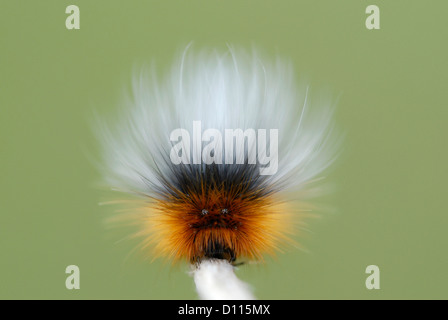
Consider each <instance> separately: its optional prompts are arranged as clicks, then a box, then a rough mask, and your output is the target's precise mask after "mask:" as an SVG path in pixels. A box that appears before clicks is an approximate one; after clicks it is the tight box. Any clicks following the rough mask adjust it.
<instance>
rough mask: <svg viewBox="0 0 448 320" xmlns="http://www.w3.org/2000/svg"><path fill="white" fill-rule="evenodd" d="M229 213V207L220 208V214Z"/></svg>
mask: <svg viewBox="0 0 448 320" xmlns="http://www.w3.org/2000/svg"><path fill="white" fill-rule="evenodd" d="M228 213H229V209H222V210H221V214H228Z"/></svg>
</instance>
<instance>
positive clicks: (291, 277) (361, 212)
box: [0, 0, 448, 299]
mask: <svg viewBox="0 0 448 320" xmlns="http://www.w3.org/2000/svg"><path fill="white" fill-rule="evenodd" d="M70 4H77V5H78V6H79V8H80V11H81V29H80V30H67V29H66V28H65V19H66V17H67V15H66V14H65V8H66V6H68V5H70ZM369 4H376V5H378V6H379V8H380V10H381V30H373V31H370V30H367V29H366V28H365V25H364V21H365V18H366V14H365V8H366V7H367V5H369ZM447 10H448V5H447V3H446V1H430V2H429V1H423V0H421V1H408V0H406V1H405V0H401V1H399V0H394V1H383V0H375V1H362V0H353V1H352V0H350V1H348V0H345V1H333V0H331V1H330V0H327V1H323V0H320V1H311V0H309V1H110V0H108V1H105V0H103V1H98V0H96V1H61V0H57V1H56V0H55V1H13V0H2V1H1V3H0V108H1V109H0V143H1V144H0V147H1V149H0V152H1V153H0V161H1V162H0V164H1V166H0V200H1V201H0V298H39V299H47V298H61V299H81V298H86V299H91V298H92V299H97V298H98V299H99V298H104V299H108V298H116V299H121V298H123V299H168V298H173V299H185V298H188V299H195V298H196V294H195V292H194V286H193V281H192V279H191V278H190V277H189V276H188V275H187V271H188V268H187V267H186V266H185V265H181V266H177V267H171V266H170V265H168V264H165V263H163V262H160V261H155V262H153V263H151V262H150V261H149V260H144V259H142V258H141V257H140V256H139V255H138V254H129V252H130V251H131V250H132V248H133V247H134V245H135V243H133V242H132V241H118V240H119V239H120V237H121V234H120V236H118V235H117V234H116V233H114V232H110V231H107V230H106V228H105V227H104V223H103V222H104V218H105V216H108V214H110V213H111V212H112V211H113V208H111V207H100V206H98V202H99V201H101V200H102V197H103V196H104V194H103V193H102V192H101V191H99V190H98V189H97V188H96V187H95V183H96V182H97V181H98V179H99V173H98V172H97V170H96V168H95V166H94V165H93V164H92V160H91V159H92V158H93V159H95V157H98V154H99V148H98V145H97V143H96V142H95V140H94V135H93V134H92V130H91V128H90V123H89V119H90V117H91V115H92V113H93V111H92V110H94V109H96V110H98V111H99V112H100V113H106V114H108V113H112V111H110V112H109V110H115V109H116V106H117V104H118V102H119V100H120V98H121V97H122V93H123V91H124V88H126V87H128V86H129V82H130V79H131V71H132V68H133V67H134V66H135V65H136V64H139V63H143V62H151V61H153V60H154V61H156V63H157V64H158V65H160V66H161V67H162V68H165V69H166V68H168V67H169V66H170V64H171V62H172V59H173V58H174V57H175V54H176V53H177V52H178V50H179V49H181V48H182V47H183V46H184V45H185V44H187V43H188V42H190V41H192V40H193V41H195V46H196V47H198V48H200V47H202V46H206V47H213V46H218V47H223V46H224V45H225V43H226V42H229V43H232V44H234V45H237V46H239V45H242V46H247V47H250V45H252V44H255V45H256V46H258V47H260V48H263V49H264V50H265V51H266V52H267V53H268V54H272V55H274V54H275V53H279V54H280V55H282V56H284V57H288V58H291V59H292V61H293V63H294V65H295V68H296V69H295V70H296V71H297V74H298V75H299V76H303V77H306V78H307V79H308V81H309V83H310V85H311V86H312V87H313V88H317V89H319V88H330V89H331V90H332V91H333V92H336V93H339V92H340V93H341V97H340V100H339V104H338V109H337V113H336V115H335V118H336V122H337V123H338V125H339V127H340V128H341V129H342V130H343V131H345V132H346V139H345V143H344V152H343V155H342V157H341V158H340V160H339V162H338V163H337V165H336V166H335V167H334V170H333V171H332V172H331V173H330V175H329V177H330V179H331V181H332V182H334V183H335V184H336V185H337V188H336V190H335V193H333V194H332V195H330V196H327V197H326V198H325V199H324V200H325V203H328V204H330V205H331V206H332V207H335V208H336V209H337V211H336V212H335V213H333V214H324V215H323V216H321V219H314V220H310V221H309V229H310V230H311V232H308V233H305V234H303V235H302V236H301V238H300V239H301V241H302V243H303V244H304V247H305V248H306V252H305V251H299V250H290V251H288V252H286V253H284V254H279V255H278V257H277V258H276V259H273V260H269V261H268V262H267V263H266V264H265V265H247V266H243V267H241V268H240V270H239V271H238V275H239V276H240V277H241V278H243V279H244V280H246V281H248V282H249V283H250V284H251V285H253V286H254V288H255V290H256V291H255V294H256V296H257V297H258V298H263V299H271V298H272V299H314V298H323V299H330V298H331V299H332V298H338V299H348V298H355V299H390V298H448V294H447V288H448V277H447V273H446V272H447V270H448V255H447V244H448V243H447V236H446V234H447V225H448V212H447V209H446V208H447V201H446V194H447V170H446V167H447V166H446V164H447V162H448V159H447V154H448V153H447V150H446V147H447V143H446V137H447V132H446V130H445V127H446V123H447V116H448V113H447V109H446V107H447V105H446V104H447V101H448V97H447V88H446V86H447V84H448V76H447V75H448V72H447V71H448V70H447V62H446V59H447V56H448V50H447V49H448V46H447V39H448V27H447V25H446V11H447ZM70 264H75V265H78V266H79V267H80V269H81V289H80V290H72V291H69V290H67V289H66V288H65V279H66V274H65V268H66V266H68V265H70ZM370 264H375V265H378V266H379V267H380V269H381V289H380V290H367V289H366V288H365V279H366V277H367V275H366V274H365V268H366V266H367V265H370Z"/></svg>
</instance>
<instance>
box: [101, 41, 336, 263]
mask: <svg viewBox="0 0 448 320" xmlns="http://www.w3.org/2000/svg"><path fill="white" fill-rule="evenodd" d="M316 101H317V102H318V103H315V102H313V101H312V100H311V99H310V98H309V97H308V89H306V90H303V89H301V88H298V87H297V86H296V85H295V81H294V77H293V72H292V68H291V66H290V65H289V64H287V63H283V62H282V60H280V59H277V60H275V62H274V63H271V62H270V61H269V60H263V59H261V58H259V57H258V56H257V55H256V54H255V53H254V54H252V55H250V54H247V53H245V52H244V51H236V50H233V49H231V50H230V51H229V52H226V53H223V54H221V53H217V52H216V51H214V52H207V51H203V52H201V53H199V54H193V53H191V54H190V53H187V52H184V53H183V55H182V57H181V59H180V60H179V62H178V63H176V64H175V65H174V68H173V71H172V72H171V73H169V74H168V75H167V77H166V78H165V79H164V80H160V79H158V77H156V76H155V75H152V76H151V75H147V74H145V73H141V74H139V75H138V76H137V77H135V79H134V82H133V98H132V99H130V100H129V101H127V103H126V104H125V107H124V108H123V113H122V114H121V119H122V121H120V122H119V123H118V124H115V125H108V126H103V127H102V128H101V130H100V134H101V136H102V142H103V146H104V163H105V164H106V165H105V166H104V167H105V169H104V176H105V180H106V182H107V183H108V185H110V186H111V187H113V188H114V189H117V190H120V191H122V192H125V193H130V194H133V195H137V196H138V197H139V198H140V199H141V200H142V201H141V204H140V206H141V210H139V213H140V214H139V215H138V218H137V220H136V224H137V225H138V228H139V231H138V232H137V234H136V236H138V237H140V238H142V240H143V241H142V249H143V250H145V251H146V250H151V252H152V254H153V255H155V256H162V257H166V258H168V259H171V260H173V261H178V260H187V261H189V262H191V263H199V262H201V261H202V260H204V259H224V260H227V261H229V262H233V261H234V260H235V259H238V258H247V259H250V260H262V259H263V256H264V255H265V254H274V253H275V251H276V250H278V249H279V246H280V245H281V244H282V243H285V242H288V241H289V236H290V235H291V234H292V233H294V232H293V231H294V229H293V221H295V220H296V218H297V217H298V215H297V211H300V210H301V209H302V203H303V202H302V200H304V198H305V196H304V195H305V194H308V195H315V194H316V193H317V190H318V189H317V188H316V185H315V184H313V181H314V180H318V179H316V178H318V176H319V174H320V173H321V172H322V171H323V170H324V169H325V168H326V167H327V166H328V165H329V164H330V163H331V162H332V160H333V157H334V154H335V151H336V150H337V145H338V143H337V142H336V141H334V139H333V135H332V134H331V132H332V122H331V103H328V101H326V100H325V99H322V98H320V99H319V100H316ZM207 128H210V129H207ZM229 130H231V131H229ZM267 132H270V133H273V134H272V135H270V136H269V139H268V136H267ZM229 133H230V135H229ZM232 135H233V136H232ZM173 137H174V140H173ZM198 137H199V138H198ZM228 137H230V139H229V140H228V141H227V138H228ZM224 138H226V140H225V145H224V143H223V140H224ZM274 138H275V139H274ZM227 142H229V144H228V143H227ZM251 152H252V153H251ZM310 186H313V188H310Z"/></svg>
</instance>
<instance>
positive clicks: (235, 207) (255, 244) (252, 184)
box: [149, 164, 289, 263]
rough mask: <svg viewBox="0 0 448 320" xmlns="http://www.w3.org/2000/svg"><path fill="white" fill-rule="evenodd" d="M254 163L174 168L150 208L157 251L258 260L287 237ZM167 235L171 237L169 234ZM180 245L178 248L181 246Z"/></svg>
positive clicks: (177, 255) (198, 258)
mask: <svg viewBox="0 0 448 320" xmlns="http://www.w3.org/2000/svg"><path fill="white" fill-rule="evenodd" d="M257 172H258V168H257V166H255V165H249V164H242V165H237V166H230V165H228V166H226V165H213V166H209V167H205V168H204V167H203V166H198V165H190V166H183V167H181V168H179V167H176V169H175V170H173V173H172V174H173V176H172V180H173V181H176V182H177V184H176V185H175V186H174V185H167V186H166V188H167V189H168V190H170V192H168V193H167V194H164V196H163V197H164V199H163V200H160V201H158V202H157V204H156V205H155V206H154V207H153V210H157V211H158V212H159V213H158V214H157V216H158V217H159V219H157V220H158V222H157V223H156V224H155V225H153V226H151V227H149V229H152V230H154V231H155V232H154V236H155V239H154V240H155V242H156V243H157V244H156V249H157V250H160V251H161V252H163V253H164V254H167V255H169V256H171V257H173V258H175V259H178V258H182V257H186V258H187V259H188V260H189V261H190V262H192V263H196V262H200V261H201V260H202V259H210V258H217V259H225V260H228V261H229V262H233V261H234V260H235V259H236V258H239V257H247V258H250V259H262V254H263V253H264V252H266V251H273V249H274V248H275V247H276V245H277V243H278V242H279V241H280V240H285V239H286V238H287V236H286V235H287V234H288V222H289V219H288V218H287V214H285V213H284V212H283V213H282V211H281V210H279V204H278V203H276V201H275V200H274V196H273V193H274V191H273V190H270V189H269V186H268V185H266V184H265V182H264V181H265V178H264V177H262V176H260V175H258V174H257ZM170 233H171V236H170V235H169V234H170ZM180 244H182V245H180Z"/></svg>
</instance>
